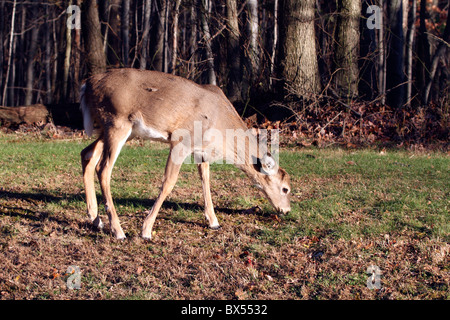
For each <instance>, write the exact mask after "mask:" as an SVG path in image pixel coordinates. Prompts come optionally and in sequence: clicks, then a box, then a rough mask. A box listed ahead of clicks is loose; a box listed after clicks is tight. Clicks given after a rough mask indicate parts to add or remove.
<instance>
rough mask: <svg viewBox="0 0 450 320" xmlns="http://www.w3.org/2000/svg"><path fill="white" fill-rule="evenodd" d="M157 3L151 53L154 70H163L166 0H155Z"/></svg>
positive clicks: (164, 62)
mask: <svg viewBox="0 0 450 320" xmlns="http://www.w3.org/2000/svg"><path fill="white" fill-rule="evenodd" d="M156 4H157V10H156V14H157V16H158V17H157V19H156V20H157V25H156V37H155V45H154V46H153V47H154V53H153V57H154V58H153V67H154V69H155V70H158V71H164V70H165V64H166V61H165V43H164V41H165V33H166V10H167V8H166V7H167V1H166V0H159V1H156Z"/></svg>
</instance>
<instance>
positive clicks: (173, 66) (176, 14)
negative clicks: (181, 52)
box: [170, 0, 181, 74]
mask: <svg viewBox="0 0 450 320" xmlns="http://www.w3.org/2000/svg"><path fill="white" fill-rule="evenodd" d="M180 4H181V0H176V1H175V9H174V12H173V36H172V61H171V63H170V70H171V73H172V74H175V71H176V68H177V57H178V18H179V14H180Z"/></svg>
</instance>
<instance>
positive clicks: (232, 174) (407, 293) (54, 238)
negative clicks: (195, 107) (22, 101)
mask: <svg viewBox="0 0 450 320" xmlns="http://www.w3.org/2000/svg"><path fill="white" fill-rule="evenodd" d="M288 139H289V138H288ZM90 141H91V140H89V139H87V138H85V137H84V136H83V135H82V134H81V133H80V132H66V134H64V132H57V131H54V130H50V131H48V132H42V131H41V132H39V133H37V132H35V133H33V134H30V133H29V132H28V133H23V132H20V131H19V132H16V133H8V134H5V133H0V168H1V170H0V261H1V264H2V268H1V270H0V299H7V300H9V299H155V300H156V299H166V300H173V299H227V300H228V299H238V300H248V299H263V300H264V299H279V300H284V299H450V267H449V266H450V263H449V262H450V261H449V255H450V216H449V214H448V212H449V207H450V200H449V199H450V170H449V169H450V159H449V156H448V154H447V153H445V152H442V151H438V150H433V151H430V150H423V149H420V150H410V149H408V148H401V150H400V149H389V148H387V149H386V148H384V147H379V148H378V147H377V148H376V147H374V148H369V149H367V148H364V149H347V148H342V147H336V146H337V144H336V145H333V146H331V147H328V148H319V147H317V146H307V147H305V146H301V148H300V146H297V147H295V146H291V148H289V149H288V148H284V147H282V148H281V149H282V151H281V154H280V164H281V166H282V167H284V168H285V169H286V170H287V171H288V172H289V173H290V175H291V180H292V212H291V213H289V214H287V215H284V216H278V215H276V214H274V213H273V212H272V210H271V208H270V205H269V203H268V202H267V200H265V199H264V198H263V197H262V195H261V193H260V192H259V191H258V190H257V189H256V188H255V187H253V186H251V184H250V181H249V180H248V179H247V178H246V177H245V176H244V175H243V174H242V173H241V172H240V171H238V170H237V169H235V167H233V166H230V165H219V164H215V165H212V166H211V170H212V172H211V176H212V182H211V184H212V187H211V188H212V196H213V202H214V205H215V210H216V214H217V216H218V219H219V222H220V223H221V226H222V228H221V229H219V230H217V231H215V230H210V229H208V228H207V225H206V222H205V218H204V216H203V198H202V189H201V183H200V180H199V179H198V174H197V169H196V166H195V165H187V164H186V165H183V167H182V170H181V173H180V177H179V180H178V183H177V185H176V187H175V188H174V190H173V192H172V193H171V195H170V196H169V197H168V199H167V200H166V202H165V203H164V204H163V207H162V210H161V212H160V214H159V216H158V218H157V221H156V223H155V227H154V235H153V239H152V241H150V242H146V241H144V240H143V239H141V238H140V231H141V227H142V223H143V220H144V217H145V213H144V211H145V210H147V209H149V208H150V207H151V206H152V204H153V201H154V199H155V198H156V196H157V194H158V192H159V187H160V184H161V179H162V174H163V170H164V165H165V161H166V157H167V155H168V150H167V148H166V147H165V146H164V145H161V144H157V143H150V142H143V141H139V140H136V141H132V142H130V143H127V145H126V146H125V147H124V149H123V151H122V153H121V155H120V157H119V159H118V161H117V164H116V167H115V169H114V171H113V179H112V194H113V198H114V200H115V204H116V208H117V210H118V213H119V217H120V219H121V222H122V227H123V229H124V231H125V233H126V236H127V239H126V240H124V241H117V240H115V239H114V238H113V237H112V235H111V233H110V230H109V224H108V223H107V217H106V216H105V214H104V211H103V206H102V205H99V210H100V214H101V216H102V219H103V221H104V222H105V225H106V226H105V229H104V230H103V231H97V230H95V229H94V228H93V227H91V225H90V223H89V222H88V219H87V216H86V214H85V212H86V204H85V201H84V191H83V183H82V179H81V166H80V160H79V153H80V151H81V150H82V149H83V148H84V147H85V146H87V145H88V144H89V142H90ZM97 193H98V197H99V199H100V198H101V197H100V193H99V189H98V185H97ZM371 266H376V268H377V269H378V270H379V271H380V274H378V275H377V277H378V279H379V283H376V282H375V287H374V286H371V285H370V284H369V286H368V279H369V277H370V276H371V273H370V272H369V273H368V269H369V268H371ZM75 267H77V268H78V270H79V271H80V275H81V278H80V288H79V289H75V290H70V289H69V288H68V285H67V283H68V282H69V283H73V282H71V281H72V280H73V279H74V278H73V275H74V274H73V270H75ZM372 270H373V269H372ZM371 283H372V282H371Z"/></svg>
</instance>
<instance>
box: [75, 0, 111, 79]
mask: <svg viewBox="0 0 450 320" xmlns="http://www.w3.org/2000/svg"><path fill="white" fill-rule="evenodd" d="M83 5H84V7H83V9H82V10H81V18H82V23H83V24H82V25H83V27H84V28H83V37H84V44H85V51H86V54H87V61H86V62H87V63H86V64H87V69H88V73H89V75H93V74H96V73H102V72H105V71H106V56H105V52H104V51H103V43H102V35H101V32H100V20H99V17H98V9H97V3H96V1H95V0H85V1H83Z"/></svg>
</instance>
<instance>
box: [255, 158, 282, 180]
mask: <svg viewBox="0 0 450 320" xmlns="http://www.w3.org/2000/svg"><path fill="white" fill-rule="evenodd" d="M253 167H254V168H255V170H257V171H259V172H261V173H264V174H267V175H272V174H274V173H276V169H277V164H276V162H275V159H274V158H272V156H271V155H270V154H265V155H264V156H263V157H262V158H261V159H260V158H256V163H255V161H254V162H253Z"/></svg>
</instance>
